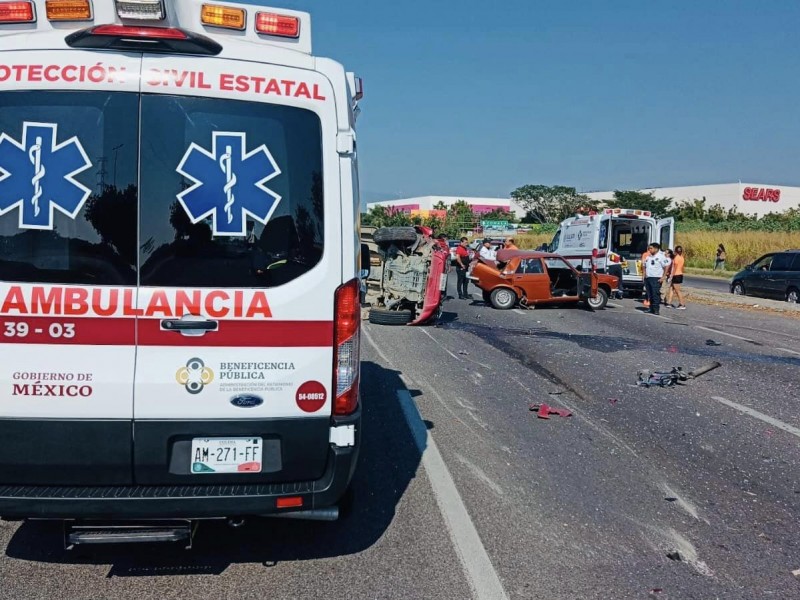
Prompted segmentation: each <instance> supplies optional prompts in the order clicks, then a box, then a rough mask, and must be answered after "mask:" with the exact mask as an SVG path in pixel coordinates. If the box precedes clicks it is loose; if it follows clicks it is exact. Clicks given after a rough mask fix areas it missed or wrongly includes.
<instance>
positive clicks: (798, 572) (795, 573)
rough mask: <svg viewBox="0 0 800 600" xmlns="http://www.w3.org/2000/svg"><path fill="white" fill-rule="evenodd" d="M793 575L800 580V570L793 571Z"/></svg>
mask: <svg viewBox="0 0 800 600" xmlns="http://www.w3.org/2000/svg"><path fill="white" fill-rule="evenodd" d="M792 575H794V576H795V577H797V579H800V569H795V570H794V571H792Z"/></svg>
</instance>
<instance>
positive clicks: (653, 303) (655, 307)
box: [644, 242, 672, 315]
mask: <svg viewBox="0 0 800 600" xmlns="http://www.w3.org/2000/svg"><path fill="white" fill-rule="evenodd" d="M647 253H648V256H647V257H646V258H645V261H644V288H645V292H646V293H647V299H648V301H649V302H650V310H649V311H648V312H649V313H650V314H653V315H657V314H658V311H659V308H660V307H661V284H662V283H664V280H665V279H666V276H667V267H669V265H670V264H672V261H671V260H670V258H669V257H668V256H667V255H666V254H664V253H663V252H662V251H661V245H660V244H657V243H655V242H653V243H652V244H650V245H649V246H648V247H647Z"/></svg>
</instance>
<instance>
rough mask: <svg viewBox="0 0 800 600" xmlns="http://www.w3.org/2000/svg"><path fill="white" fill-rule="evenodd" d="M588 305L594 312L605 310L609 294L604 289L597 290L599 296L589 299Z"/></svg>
mask: <svg viewBox="0 0 800 600" xmlns="http://www.w3.org/2000/svg"><path fill="white" fill-rule="evenodd" d="M586 303H587V304H588V305H589V306H591V307H592V308H593V309H594V310H603V309H604V308H605V307H606V304H608V292H606V291H605V290H604V289H603V288H597V295H596V296H594V297H593V298H589V299H588V300H587V301H586Z"/></svg>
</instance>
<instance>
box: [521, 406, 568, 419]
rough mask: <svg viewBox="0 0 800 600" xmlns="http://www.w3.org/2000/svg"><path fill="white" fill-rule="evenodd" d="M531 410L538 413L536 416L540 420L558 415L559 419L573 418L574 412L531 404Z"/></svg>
mask: <svg viewBox="0 0 800 600" xmlns="http://www.w3.org/2000/svg"><path fill="white" fill-rule="evenodd" d="M529 410H531V411H533V412H536V416H537V417H539V418H540V419H549V418H550V415H558V416H559V417H571V416H572V412H571V411H569V410H567V409H566V408H555V407H552V406H550V405H548V404H531V405H530V407H529Z"/></svg>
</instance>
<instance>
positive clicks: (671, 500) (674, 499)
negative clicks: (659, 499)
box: [664, 496, 678, 502]
mask: <svg viewBox="0 0 800 600" xmlns="http://www.w3.org/2000/svg"><path fill="white" fill-rule="evenodd" d="M664 500H666V501H667V502H677V500H678V499H677V498H673V497H672V496H669V497H668V498H664Z"/></svg>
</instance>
